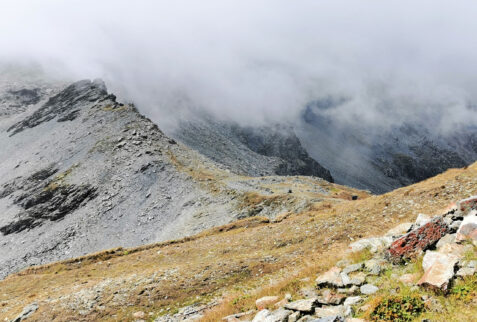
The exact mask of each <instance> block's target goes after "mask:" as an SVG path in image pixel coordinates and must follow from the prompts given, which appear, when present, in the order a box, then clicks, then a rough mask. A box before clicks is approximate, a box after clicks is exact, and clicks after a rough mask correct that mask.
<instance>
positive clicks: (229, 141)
mask: <svg viewBox="0 0 477 322" xmlns="http://www.w3.org/2000/svg"><path fill="white" fill-rule="evenodd" d="M171 135H172V136H173V137H174V138H177V139H178V140H180V141H182V142H184V143H185V144H186V145H187V146H189V147H192V148H194V149H196V150H197V151H199V152H200V153H202V154H203V155H205V156H207V157H209V158H211V159H212V160H214V161H216V162H219V163H222V164H224V165H226V166H227V167H228V168H229V169H230V170H231V171H233V172H235V173H240V174H245V175H250V176H265V175H307V176H315V177H319V178H323V179H325V180H327V181H330V182H333V177H332V176H331V174H330V172H329V171H328V170H327V169H325V168H323V167H322V166H321V165H320V164H319V163H318V162H317V161H316V160H314V159H312V158H311V157H310V156H309V155H308V153H307V152H306V150H305V149H304V148H303V147H302V145H301V143H300V140H299V139H298V138H297V136H296V135H295V132H294V131H293V128H291V127H290V126H285V125H279V124H277V125H268V126H261V127H251V126H250V127H244V126H240V125H238V124H234V123H231V122H225V121H218V120H215V119H213V118H212V117H203V118H196V119H194V120H193V121H182V122H180V123H179V125H178V126H177V127H176V129H175V130H174V131H173V132H172V133H171Z"/></svg>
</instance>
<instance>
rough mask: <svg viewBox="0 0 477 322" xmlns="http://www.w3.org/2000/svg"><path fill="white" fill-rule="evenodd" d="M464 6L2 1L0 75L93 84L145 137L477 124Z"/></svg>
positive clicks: (470, 24) (467, 6)
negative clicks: (186, 122) (20, 68)
mask: <svg viewBox="0 0 477 322" xmlns="http://www.w3.org/2000/svg"><path fill="white" fill-rule="evenodd" d="M476 11H477V3H476V2H473V1H459V2H456V1H440V0H434V1H429V0H425V1H419V2H416V1H408V0H401V1H351V0H347V1H344V0H336V1H316V0H314V1H308V0H303V1H298V2H297V1H285V0H273V1H272V0H261V1H256V0H255V1H251V0H242V1H228V0H220V1H219V0H203V1H185V0H176V1H161V0H157V1H152V0H151V1H146V0H139V1H124V0H102V1H92V0H82V1H78V0H70V1H61V0H43V1H34V0H30V1H25V0H15V1H9V0H4V1H2V4H1V8H0V48H1V50H0V61H4V62H15V63H29V62H34V63H37V64H40V65H41V66H42V67H43V68H44V69H45V70H46V71H47V72H48V73H50V74H52V75H60V76H61V77H65V78H69V79H72V80H73V79H78V78H96V77H101V78H103V79H104V80H105V81H106V82H107V84H108V86H109V87H110V89H111V90H112V91H114V92H117V93H119V94H120V96H121V97H122V98H124V99H125V100H129V101H134V102H135V103H136V104H137V105H138V107H139V109H140V110H141V111H142V112H144V113H145V114H147V115H149V116H151V117H152V118H153V119H155V120H156V121H157V122H158V123H159V124H165V125H168V126H171V125H173V124H174V121H175V120H177V119H178V118H186V117H191V115H193V114H194V113H197V112H199V113H200V112H204V111H205V112H207V113H210V114H213V115H214V116H216V117H218V118H222V119H233V120H235V121H238V122H242V123H245V124H261V123H263V122H277V121H278V122H279V121H285V120H286V121H292V122H293V121H294V120H296V119H297V118H299V116H300V115H301V113H302V111H303V109H304V107H305V106H306V105H307V103H309V102H310V101H313V100H316V99H321V98H326V97H339V98H344V99H343V100H342V103H341V104H339V105H338V106H335V107H333V108H330V109H326V110H322V111H321V110H320V111H319V113H323V114H324V115H326V116H327V117H330V118H333V119H334V120H336V121H337V122H341V123H343V124H351V123H352V124H360V125H362V126H374V127H376V128H388V127H389V126H392V125H398V124H400V123H403V122H409V121H415V120H416V119H420V120H423V123H424V124H427V125H428V126H429V128H431V129H439V131H441V132H443V133H445V132H447V131H451V130H453V129H455V128H456V127H461V126H472V125H473V124H477V116H476V114H477V113H475V107H472V106H473V105H472V104H473V102H476V101H477V100H476V98H477V97H476V95H477V43H476V42H475V35H474V34H475V30H476V27H477V20H476V19H475V12H476Z"/></svg>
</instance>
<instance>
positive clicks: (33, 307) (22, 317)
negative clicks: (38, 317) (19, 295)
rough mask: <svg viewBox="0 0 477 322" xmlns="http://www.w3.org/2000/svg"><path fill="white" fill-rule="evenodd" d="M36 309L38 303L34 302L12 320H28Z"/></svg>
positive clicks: (14, 321) (19, 321)
mask: <svg viewBox="0 0 477 322" xmlns="http://www.w3.org/2000/svg"><path fill="white" fill-rule="evenodd" d="M36 310H38V304H36V303H32V304H30V305H28V306H26V307H25V308H24V309H23V311H22V312H21V313H20V314H19V315H18V316H17V317H16V318H14V319H13V320H12V322H21V321H23V320H26V319H27V318H28V317H29V316H30V315H32V314H33V313H35V311H36Z"/></svg>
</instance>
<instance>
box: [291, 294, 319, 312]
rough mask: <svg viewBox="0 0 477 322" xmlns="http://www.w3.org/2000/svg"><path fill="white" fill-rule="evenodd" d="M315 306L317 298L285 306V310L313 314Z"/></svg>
mask: <svg viewBox="0 0 477 322" xmlns="http://www.w3.org/2000/svg"><path fill="white" fill-rule="evenodd" d="M317 304H318V299H317V298H312V299H305V300H298V301H295V302H290V303H287V304H285V309H288V310H292V311H300V312H308V313H309V312H313V309H314V308H315V307H316V306H317Z"/></svg>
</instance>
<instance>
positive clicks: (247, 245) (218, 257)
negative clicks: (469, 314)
mask: <svg viewBox="0 0 477 322" xmlns="http://www.w3.org/2000/svg"><path fill="white" fill-rule="evenodd" d="M330 187H337V188H336V190H337V192H336V195H332V196H331V197H330V198H328V199H326V200H323V201H321V202H317V203H315V204H314V205H312V206H310V207H309V209H307V210H306V211H304V212H302V213H300V214H290V215H288V216H285V218H282V220H278V221H275V222H269V221H268V220H267V219H265V218H252V219H249V220H243V221H240V222H237V223H232V224H230V225H227V226H223V227H218V228H214V229H212V230H209V231H207V232H204V233H202V234H199V235H197V236H194V237H189V238H185V239H183V240H180V241H174V242H166V243H160V244H155V245H148V246H143V247H139V248H136V249H116V250H111V251H109V252H101V253H97V254H94V255H92V256H85V257H83V258H79V259H72V260H68V261H63V262H59V263H54V264H51V265H45V266H42V267H38V268H31V269H27V270H25V271H23V272H21V273H18V274H14V275H11V276H9V277H8V278H6V279H5V280H3V281H0V319H2V320H3V319H5V318H7V319H12V318H13V317H15V316H16V315H17V314H18V313H20V312H21V310H22V309H23V307H25V306H26V305H28V304H30V303H32V302H37V303H38V304H39V309H38V311H37V312H35V313H34V314H33V315H32V317H31V320H32V321H71V320H80V321H81V320H84V321H92V320H106V321H128V320H132V319H133V318H132V314H133V312H135V311H139V310H140V311H144V312H145V313H146V314H149V313H151V315H147V316H148V317H149V319H152V318H153V317H154V316H155V315H157V314H162V313H165V312H173V311H174V310H175V309H177V308H179V307H181V306H184V305H188V304H192V303H195V302H203V303H205V302H208V301H210V300H212V299H221V300H222V302H221V304H220V305H218V306H216V307H214V308H213V309H211V310H210V311H208V312H207V314H206V316H205V318H204V321H217V320H218V319H219V318H221V317H223V316H225V315H227V314H231V313H235V312H237V311H241V310H247V309H250V308H252V307H253V303H254V300H255V299H256V298H258V297H260V296H262V295H272V294H273V295H279V294H284V293H286V292H290V293H292V294H296V292H297V290H298V289H299V288H300V287H302V286H303V285H306V284H310V283H312V281H313V279H314V276H315V275H316V273H318V272H320V271H322V270H324V269H326V268H328V267H329V266H330V265H332V264H333V263H334V262H335V261H336V260H337V259H338V258H340V257H341V256H343V255H344V253H345V251H346V249H347V245H348V244H349V243H350V242H351V241H352V240H357V239H359V238H362V237H367V236H376V235H381V234H382V233H383V232H385V231H386V230H387V229H390V228H392V227H394V226H395V225H396V224H398V223H400V222H405V221H410V220H414V219H415V217H416V215H417V214H418V213H420V212H422V213H428V214H434V213H438V212H439V211H440V210H441V209H442V208H444V207H446V206H447V205H448V204H449V203H450V202H452V201H455V200H459V199H461V198H465V197H468V196H469V195H472V194H476V193H477V164H474V165H472V166H470V167H468V168H467V169H454V170H449V171H447V172H446V173H444V174H442V175H439V176H437V177H435V178H432V179H429V180H426V181H424V182H421V183H418V184H416V185H413V186H410V187H406V188H402V189H398V190H396V191H393V192H390V193H388V194H385V195H380V196H372V197H369V198H365V199H362V200H357V201H348V200H347V199H348V198H347V196H345V195H344V194H343V191H345V192H346V189H345V188H343V187H340V186H337V185H336V186H335V185H332V184H330ZM352 191H353V190H351V189H350V190H349V193H354V192H352ZM340 193H341V195H340ZM161 310H162V313H161Z"/></svg>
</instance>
